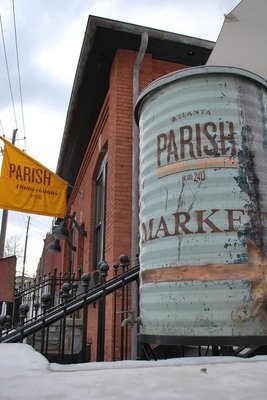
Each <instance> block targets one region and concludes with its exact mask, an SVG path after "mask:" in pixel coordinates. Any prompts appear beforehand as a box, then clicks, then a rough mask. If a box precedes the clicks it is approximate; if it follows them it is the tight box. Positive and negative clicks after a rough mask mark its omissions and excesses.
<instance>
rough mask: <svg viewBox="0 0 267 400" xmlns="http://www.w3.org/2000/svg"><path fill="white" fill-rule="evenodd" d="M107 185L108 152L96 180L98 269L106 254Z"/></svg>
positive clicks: (95, 253) (95, 264)
mask: <svg viewBox="0 0 267 400" xmlns="http://www.w3.org/2000/svg"><path fill="white" fill-rule="evenodd" d="M106 187H107V154H106V155H105V157H104V159H103V161H102V163H101V165H100V168H99V172H98V175H97V178H96V182H95V220H94V250H93V267H94V269H97V267H98V263H99V261H102V260H103V259H104V254H105V213H106Z"/></svg>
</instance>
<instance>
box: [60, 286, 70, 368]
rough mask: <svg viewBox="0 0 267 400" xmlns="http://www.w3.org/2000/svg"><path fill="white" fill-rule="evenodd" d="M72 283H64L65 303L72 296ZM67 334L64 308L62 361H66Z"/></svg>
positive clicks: (63, 298) (63, 294) (62, 291)
mask: <svg viewBox="0 0 267 400" xmlns="http://www.w3.org/2000/svg"><path fill="white" fill-rule="evenodd" d="M70 291H71V284H70V283H69V282H65V283H63V285H62V286H61V297H62V300H63V302H64V305H66V304H67V302H68V298H69V297H70ZM65 334H66V313H65V310H64V314H63V326H62V341H61V343H62V346H61V363H63V361H64V353H65Z"/></svg>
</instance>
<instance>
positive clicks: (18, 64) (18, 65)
mask: <svg viewBox="0 0 267 400" xmlns="http://www.w3.org/2000/svg"><path fill="white" fill-rule="evenodd" d="M12 7H13V23H14V34H15V46H16V58H17V71H18V81H19V94H20V107H21V118H22V128H23V137H24V147H25V149H24V150H25V151H26V142H25V140H26V133H25V119H24V108H23V99H22V87H21V74H20V63H19V51H18V38H17V27H16V15H15V2H14V0H12Z"/></svg>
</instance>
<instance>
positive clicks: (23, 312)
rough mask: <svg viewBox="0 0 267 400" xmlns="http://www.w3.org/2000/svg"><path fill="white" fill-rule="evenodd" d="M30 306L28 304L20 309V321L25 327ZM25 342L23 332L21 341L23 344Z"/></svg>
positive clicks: (22, 305)
mask: <svg viewBox="0 0 267 400" xmlns="http://www.w3.org/2000/svg"><path fill="white" fill-rule="evenodd" d="M29 309H30V308H29V306H28V304H21V306H20V307H19V320H20V325H21V326H23V325H24V322H25V319H26V318H27V314H28V312H29ZM22 341H23V332H22V331H21V340H20V342H21V343H22Z"/></svg>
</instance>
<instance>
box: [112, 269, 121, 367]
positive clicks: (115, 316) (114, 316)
mask: <svg viewBox="0 0 267 400" xmlns="http://www.w3.org/2000/svg"><path fill="white" fill-rule="evenodd" d="M113 270H114V276H115V277H116V276H117V275H118V270H119V264H113ZM116 322H117V290H115V291H114V301H113V332H112V340H113V343H112V346H113V349H112V361H115V360H116Z"/></svg>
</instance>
